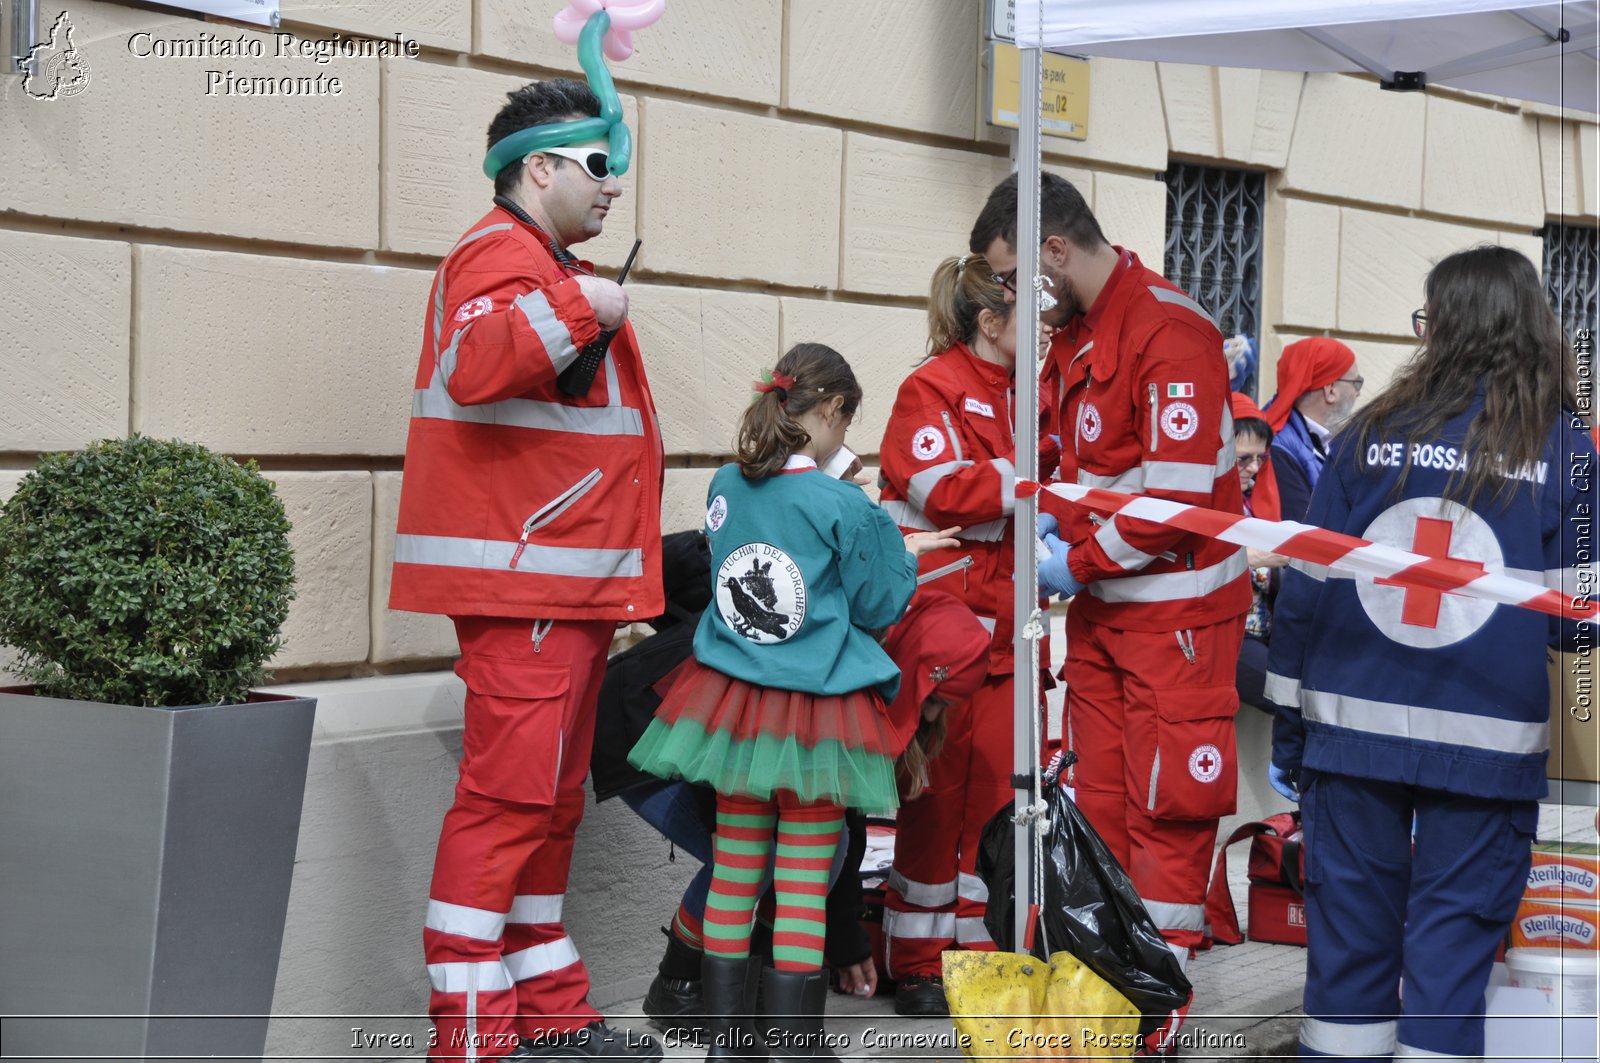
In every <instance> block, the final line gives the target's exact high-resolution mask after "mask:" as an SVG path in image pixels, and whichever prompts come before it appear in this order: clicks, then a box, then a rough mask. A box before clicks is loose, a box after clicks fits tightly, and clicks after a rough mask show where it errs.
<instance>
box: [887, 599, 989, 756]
mask: <svg viewBox="0 0 1600 1063" xmlns="http://www.w3.org/2000/svg"><path fill="white" fill-rule="evenodd" d="M989 641H990V635H989V629H988V628H986V627H984V626H983V625H982V624H981V623H979V621H978V618H977V616H975V615H974V614H973V612H972V610H971V609H969V608H967V606H966V604H965V603H964V602H962V601H961V600H960V599H959V598H957V597H956V596H955V595H953V594H950V593H949V592H948V591H936V590H929V589H922V590H919V591H917V594H916V597H914V598H912V599H911V607H910V608H909V609H907V610H906V615H905V617H904V618H902V619H901V621H900V622H899V623H898V624H895V625H894V626H893V627H891V628H890V629H889V636H888V638H887V639H885V641H884V646H883V648H884V649H885V650H886V651H888V654H889V656H890V658H892V659H893V661H894V663H895V664H897V665H899V667H900V693H899V694H897V695H895V699H894V703H893V704H892V705H890V706H889V725H890V727H892V728H893V729H894V733H895V740H896V741H897V742H898V743H899V749H897V750H896V751H895V752H896V754H897V755H898V753H899V752H900V751H901V750H903V749H905V747H906V746H907V745H909V744H910V742H911V738H912V736H913V735H915V734H916V733H917V726H918V725H919V724H920V723H921V722H922V703H923V702H925V701H927V700H928V696H929V695H930V694H937V695H938V696H939V697H941V698H944V699H946V700H948V701H952V702H959V701H965V700H966V699H967V698H970V697H971V696H972V695H973V693H974V692H975V691H976V690H977V689H978V687H979V686H980V685H981V684H982V683H983V677H984V676H985V675H987V674H988V672H989Z"/></svg>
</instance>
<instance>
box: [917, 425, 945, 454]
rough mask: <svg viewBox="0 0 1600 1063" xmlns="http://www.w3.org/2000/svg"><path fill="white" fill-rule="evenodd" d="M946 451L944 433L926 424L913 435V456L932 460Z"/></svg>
mask: <svg viewBox="0 0 1600 1063" xmlns="http://www.w3.org/2000/svg"><path fill="white" fill-rule="evenodd" d="M943 453H944V433H943V432H941V431H939V430H938V429H937V428H935V427H933V425H931V424H925V425H923V426H922V427H921V428H919V429H917V434H916V435H914V436H912V437H911V456H912V457H914V458H916V459H917V460H918V461H932V460H933V459H934V458H937V457H938V456H939V455H940V454H943Z"/></svg>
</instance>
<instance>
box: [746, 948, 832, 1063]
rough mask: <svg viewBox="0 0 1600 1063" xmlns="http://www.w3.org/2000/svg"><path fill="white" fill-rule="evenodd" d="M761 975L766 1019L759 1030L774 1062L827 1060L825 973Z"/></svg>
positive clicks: (772, 970) (767, 972)
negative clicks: (823, 1013) (824, 1029)
mask: <svg viewBox="0 0 1600 1063" xmlns="http://www.w3.org/2000/svg"><path fill="white" fill-rule="evenodd" d="M761 973H762V989H763V992H762V996H763V997H764V998H765V1000H764V1003H765V1005H766V1017H765V1018H763V1019H762V1020H761V1031H762V1033H763V1034H765V1035H766V1038H767V1050H768V1051H769V1052H771V1053H772V1058H773V1059H827V1058H829V1057H830V1056H831V1055H832V1053H831V1052H829V1051H828V1050H827V1047H826V1046H825V1045H824V1044H823V1040H822V1009H823V1006H824V1005H825V1004H826V1002H827V999H828V973H827V972H826V971H780V970H778V969H777V968H776V967H768V968H767V969H766V970H765V971H763V972H761Z"/></svg>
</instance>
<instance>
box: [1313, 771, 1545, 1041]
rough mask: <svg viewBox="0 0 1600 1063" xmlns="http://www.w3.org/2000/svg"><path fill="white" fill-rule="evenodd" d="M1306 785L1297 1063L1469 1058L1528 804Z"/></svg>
mask: <svg viewBox="0 0 1600 1063" xmlns="http://www.w3.org/2000/svg"><path fill="white" fill-rule="evenodd" d="M1305 776H1306V777H1305V778H1304V779H1303V780H1302V783H1303V789H1302V796H1301V801H1300V809H1301V814H1302V816H1303V818H1304V826H1305V853H1306V880H1307V881H1306V936H1307V944H1308V946H1309V948H1308V955H1307V962H1306V993H1305V1012H1306V1019H1305V1022H1304V1023H1303V1024H1302V1026H1301V1028H1300V1054H1301V1056H1329V1055H1333V1056H1342V1057H1345V1058H1349V1059H1375V1060H1376V1059H1388V1058H1391V1057H1406V1056H1416V1055H1443V1056H1455V1057H1472V1056H1482V1055H1483V1008H1484V1002H1483V997H1484V990H1485V988H1486V986H1487V985H1488V981H1489V971H1490V968H1491V967H1492V966H1493V964H1494V954H1495V949H1496V947H1497V945H1498V943H1499V942H1500V940H1501V939H1502V938H1504V937H1505V934H1506V931H1507V929H1508V928H1509V927H1510V925H1511V921H1512V919H1513V918H1514V917H1515V916H1516V911H1517V903H1518V901H1519V899H1520V898H1521V897H1522V893H1523V889H1524V888H1525V886H1526V884H1527V880H1528V867H1529V865H1530V863H1531V862H1532V854H1531V847H1532V842H1533V836H1534V832H1535V829H1536V828H1537V826H1538V819H1539V807H1538V804H1537V802H1534V801H1499V800H1489V799H1485V798H1477V797H1462V796H1460V795H1457V794H1448V793H1442V792H1440V791H1437V790H1422V789H1418V788H1416V787H1411V786H1402V785H1398V784H1395V783H1389V782H1380V781H1377V780H1374V779H1359V778H1354V777H1351V776H1347V775H1330V774H1324V773H1317V772H1306V773H1305ZM1413 816H1415V817H1416V844H1415V847H1414V848H1413V845H1412V836H1411V826H1412V817H1413ZM1402 981H1403V983H1404V990H1403V992H1404V1001H1403V1002H1402V999H1401V994H1402Z"/></svg>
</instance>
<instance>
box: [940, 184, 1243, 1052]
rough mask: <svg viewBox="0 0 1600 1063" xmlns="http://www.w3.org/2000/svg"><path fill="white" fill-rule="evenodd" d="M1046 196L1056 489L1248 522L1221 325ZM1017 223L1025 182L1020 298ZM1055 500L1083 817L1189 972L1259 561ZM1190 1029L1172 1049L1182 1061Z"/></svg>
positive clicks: (1226, 797) (999, 245)
mask: <svg viewBox="0 0 1600 1063" xmlns="http://www.w3.org/2000/svg"><path fill="white" fill-rule="evenodd" d="M1040 183H1041V230H1040V236H1041V239H1042V242H1041V245H1040V249H1039V261H1040V273H1041V275H1043V276H1044V277H1046V278H1047V279H1048V280H1049V282H1050V286H1049V287H1047V288H1046V292H1047V294H1049V295H1051V296H1052V297H1053V299H1054V306H1053V307H1051V309H1049V310H1047V311H1045V312H1044V313H1042V314H1041V320H1043V321H1044V322H1045V323H1046V324H1049V325H1053V326H1056V328H1057V332H1056V334H1055V336H1054V338H1053V340H1052V342H1051V347H1050V357H1049V363H1048V365H1047V367H1046V370H1045V382H1044V384H1043V385H1042V387H1043V388H1045V389H1047V390H1048V391H1049V392H1050V393H1051V394H1052V395H1053V398H1054V405H1055V409H1056V418H1055V423H1056V424H1057V425H1059V426H1060V430H1061V467H1060V473H1059V476H1060V478H1061V479H1063V480H1069V481H1072V482H1076V483H1078V484H1079V485H1083V486H1092V487H1101V488H1107V489H1110V490H1114V491H1124V492H1128V493H1130V494H1144V495H1150V496H1152V497H1156V498H1166V499H1171V500H1172V501H1175V502H1184V503H1189V504H1192V505H1197V506H1205V507H1209V508H1212V509H1219V510H1223V511H1225V512H1229V513H1242V512H1243V507H1244V501H1243V497H1242V495H1241V494H1240V490H1239V477H1238V475H1237V473H1236V472H1235V469H1234V454H1233V423H1232V415H1231V413H1230V409H1229V391H1228V370H1227V364H1226V361H1225V359H1224V358H1223V354H1222V335H1221V333H1220V332H1219V331H1218V330H1217V327H1216V325H1215V323H1213V322H1212V320H1211V318H1210V317H1209V316H1208V315H1207V314H1206V312H1205V310H1204V309H1202V308H1201V307H1200V306H1199V304H1197V303H1196V302H1195V301H1194V300H1193V299H1191V298H1190V297H1189V296H1188V295H1186V294H1185V293H1184V292H1183V291H1181V290H1180V289H1178V288H1177V287H1176V286H1174V285H1172V284H1171V283H1169V282H1168V281H1167V280H1166V279H1164V278H1163V277H1161V276H1160V274H1158V273H1156V272H1155V271H1153V270H1150V269H1146V268H1145V267H1144V265H1142V264H1141V263H1140V262H1139V258H1138V256H1137V255H1135V254H1133V253H1132V252H1130V251H1126V250H1124V249H1122V248H1120V247H1115V246H1113V245H1111V244H1109V243H1108V242H1107V241H1106V239H1105V235H1104V234H1103V233H1102V232H1101V230H1100V225H1099V223H1098V222H1097V221H1096V220H1095V218H1094V215H1093V214H1092V213H1091V212H1090V210H1089V207H1088V205H1087V204H1086V203H1085V202H1084V200H1083V197H1082V195H1080V194H1079V193H1078V191H1077V189H1075V188H1074V187H1073V186H1072V184H1071V183H1070V182H1068V181H1066V180H1064V179H1062V178H1060V177H1057V176H1056V175H1054V174H1050V173H1043V174H1041V175H1040ZM1016 217H1017V185H1016V177H1015V176H1014V175H1013V176H1012V177H1010V178H1007V179H1006V180H1005V181H1003V182H1001V183H1000V185H999V186H997V187H996V188H995V190H994V191H993V192H992V193H991V194H990V196H989V201H988V203H987V204H986V205H985V206H984V209H983V212H982V213H981V214H980V215H979V217H978V221H977V223H976V224H975V225H974V226H973V230H972V238H971V245H972V249H973V250H974V251H976V252H980V253H982V254H984V255H985V256H987V257H988V259H989V261H990V262H991V263H993V265H994V268H995V272H996V274H997V275H999V277H1000V278H1001V279H1002V280H1003V282H1005V283H1007V284H1008V285H1009V286H1011V287H1012V288H1013V290H1014V287H1015V284H1016V283H1017V280H1018V278H1017V277H1016V263H1017V251H1016ZM1045 302H1046V303H1048V302H1049V301H1048V300H1046V301H1045ZM1043 498H1044V499H1050V500H1051V501H1050V503H1049V505H1048V507H1047V508H1049V509H1051V510H1052V511H1053V514H1054V519H1052V517H1050V516H1046V517H1043V518H1041V525H1042V526H1043V530H1045V531H1046V533H1047V534H1046V535H1045V543H1046V545H1047V547H1048V548H1049V550H1050V552H1051V556H1050V557H1049V558H1048V559H1046V560H1044V561H1042V562H1041V564H1040V584H1041V589H1042V590H1046V591H1051V592H1059V593H1064V594H1073V595H1076V597H1075V598H1074V599H1073V602H1072V607H1071V609H1070V610H1069V611H1068V614H1067V663H1066V667H1065V669H1064V671H1063V675H1064V678H1065V679H1066V681H1067V708H1066V719H1065V721H1064V722H1065V726H1064V728H1063V733H1064V735H1065V738H1066V741H1067V743H1068V745H1069V746H1070V747H1071V748H1072V749H1073V750H1075V751H1076V752H1077V753H1078V755H1079V757H1080V758H1081V759H1080V761H1079V764H1078V766H1077V770H1076V775H1075V779H1074V782H1075V785H1076V787H1077V800H1078V804H1079V806H1080V807H1081V808H1082V809H1083V811H1084V813H1085V814H1086V815H1088V817H1089V820H1090V822H1091V823H1093V824H1094V827H1095V829H1096V830H1097V831H1099V832H1100V834H1101V835H1102V836H1103V837H1104V838H1105V840H1106V842H1107V843H1108V844H1109V845H1110V846H1111V849H1112V852H1113V853H1115V854H1116V856H1117V858H1118V859H1119V860H1120V861H1122V863H1123V866H1124V867H1126V868H1127V870H1128V872H1129V874H1130V875H1131V876H1132V879H1133V883H1134V886H1135V887H1136V888H1137V889H1138V890H1139V895H1140V896H1141V897H1142V898H1143V899H1144V903H1145V906H1146V908H1148V909H1149V911H1150V914H1151V916H1152V917H1153V918H1154V920H1155V923H1156V925H1157V926H1158V927H1160V928H1161V931H1162V934H1163V936H1164V937H1165V938H1166V939H1167V941H1168V943H1169V944H1170V945H1171V946H1173V951H1174V952H1176V953H1177V954H1178V956H1179V960H1180V962H1187V960H1188V958H1189V956H1190V954H1191V951H1192V949H1193V948H1194V946H1196V945H1198V944H1199V943H1200V941H1201V939H1202V937H1203V935H1204V930H1205V914H1204V911H1205V910H1204V903H1205V891H1206V877H1207V873H1208V871H1209V869H1210V865H1211V856H1212V850H1213V848H1214V846H1215V844H1216V832H1217V820H1218V818H1219V817H1221V816H1224V815H1228V814H1230V813H1232V812H1233V810H1234V800H1235V796H1236V789H1237V780H1238V766H1237V763H1236V758H1235V747H1234V729H1233V717H1234V713H1235V711H1236V710H1237V709H1238V706H1239V698H1238V692H1237V690H1236V688H1235V685H1234V670H1235V667H1236V664H1237V661H1238V656H1239V643H1240V641H1241V639H1242V638H1243V633H1244V614H1245V611H1246V610H1247V609H1248V608H1249V605H1250V584H1249V576H1248V573H1247V569H1246V562H1245V552H1244V550H1243V549H1241V548H1239V547H1235V546H1231V545H1229V544H1227V543H1223V542H1220V541H1217V540H1213V539H1208V538H1206V537H1204V536H1200V535H1194V534H1190V533H1186V532H1182V531H1177V530H1174V529H1170V528H1166V527H1163V526H1161V525H1156V524H1151V523H1146V522H1142V521H1135V520H1129V519H1127V518H1124V517H1115V518H1113V519H1111V520H1105V519H1104V518H1102V517H1101V516H1100V515H1098V514H1092V513H1090V512H1089V511H1088V510H1086V509H1083V508H1082V507H1079V506H1072V505H1064V504H1063V505H1057V504H1056V502H1057V501H1059V500H1054V499H1053V496H1050V495H1045V496H1043ZM1055 520H1059V535H1057V534H1055V531H1056V528H1055ZM1185 1010H1186V1009H1185ZM1181 1021H1182V1016H1181V1014H1180V1015H1175V1016H1174V1017H1173V1021H1172V1022H1171V1023H1169V1025H1168V1027H1167V1028H1166V1030H1165V1031H1164V1034H1165V1043H1166V1044H1167V1045H1170V1043H1171V1042H1170V1037H1171V1035H1172V1034H1174V1033H1176V1029H1177V1026H1178V1025H1179V1024H1180V1023H1181ZM1150 1047H1152V1048H1156V1049H1157V1050H1159V1049H1160V1048H1161V1047H1164V1046H1163V1044H1162V1043H1161V1042H1160V1041H1158V1042H1157V1044H1154V1045H1151V1046H1150Z"/></svg>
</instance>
